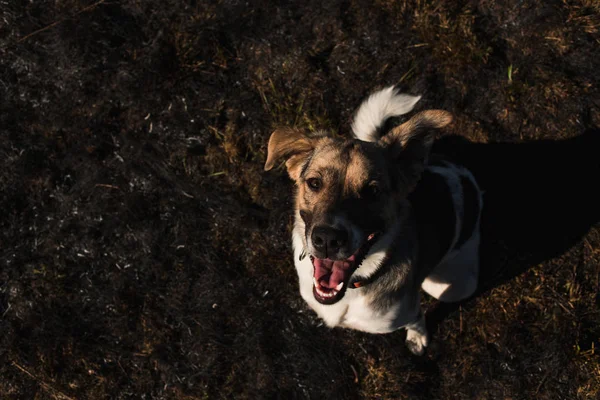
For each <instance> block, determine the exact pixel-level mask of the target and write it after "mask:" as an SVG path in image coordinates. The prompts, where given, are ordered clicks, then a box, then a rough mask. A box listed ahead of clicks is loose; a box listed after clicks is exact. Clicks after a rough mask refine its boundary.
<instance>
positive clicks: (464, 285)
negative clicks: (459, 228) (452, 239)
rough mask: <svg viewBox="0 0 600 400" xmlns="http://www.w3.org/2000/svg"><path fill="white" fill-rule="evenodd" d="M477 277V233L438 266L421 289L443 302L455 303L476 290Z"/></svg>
mask: <svg viewBox="0 0 600 400" xmlns="http://www.w3.org/2000/svg"><path fill="white" fill-rule="evenodd" d="M478 276H479V233H477V234H475V235H474V236H473V237H472V238H471V239H469V240H468V241H467V242H466V243H465V244H464V245H463V247H462V248H461V249H460V250H459V251H458V253H456V254H454V255H452V256H451V257H450V258H449V259H447V260H445V261H444V262H442V263H441V264H440V265H438V266H437V267H436V268H435V269H434V270H433V271H432V273H431V274H429V276H427V278H425V280H424V281H423V284H422V285H421V287H422V288H423V290H424V291H425V292H427V293H428V294H429V295H430V296H432V297H435V298H436V299H438V300H440V301H443V302H456V301H460V300H464V299H466V298H468V297H470V296H471V295H472V294H473V293H474V292H475V290H477V279H478Z"/></svg>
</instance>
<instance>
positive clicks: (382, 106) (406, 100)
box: [352, 86, 421, 142]
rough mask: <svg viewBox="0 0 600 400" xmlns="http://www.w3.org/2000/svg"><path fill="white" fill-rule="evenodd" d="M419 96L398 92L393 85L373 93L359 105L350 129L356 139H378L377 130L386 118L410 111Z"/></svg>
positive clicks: (371, 140)
mask: <svg viewBox="0 0 600 400" xmlns="http://www.w3.org/2000/svg"><path fill="white" fill-rule="evenodd" d="M419 99H421V96H411V95H408V94H401V93H398V90H397V89H395V88H394V86H390V87H388V88H385V89H382V90H380V91H378V92H375V93H373V94H372V95H371V96H369V98H368V99H367V100H365V101H363V103H362V104H361V105H360V107H359V108H358V111H357V112H356V116H355V117H354V122H353V123H352V131H353V132H354V136H356V138H357V139H360V140H364V141H367V142H375V141H377V140H378V139H379V136H378V134H377V130H378V129H379V128H380V127H381V126H382V125H383V123H384V122H385V120H386V119H388V118H391V117H395V116H397V115H402V114H406V113H408V112H410V111H411V110H412V109H413V107H414V106H415V104H417V101H419Z"/></svg>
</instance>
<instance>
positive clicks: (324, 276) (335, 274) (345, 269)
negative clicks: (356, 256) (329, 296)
mask: <svg viewBox="0 0 600 400" xmlns="http://www.w3.org/2000/svg"><path fill="white" fill-rule="evenodd" d="M351 258H353V257H351ZM351 258H349V259H348V260H338V261H333V260H328V259H321V258H315V259H314V261H313V266H314V267H315V275H314V276H315V278H316V279H317V281H318V282H319V283H320V284H321V285H322V286H324V287H327V288H330V289H335V288H336V287H337V285H339V283H340V282H343V281H344V280H346V278H347V274H348V273H350V265H351V264H350V263H351V261H352V260H351Z"/></svg>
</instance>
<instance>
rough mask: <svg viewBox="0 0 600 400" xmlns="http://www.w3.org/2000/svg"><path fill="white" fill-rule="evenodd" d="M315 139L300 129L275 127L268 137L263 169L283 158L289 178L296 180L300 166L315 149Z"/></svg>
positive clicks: (271, 166)
mask: <svg viewBox="0 0 600 400" xmlns="http://www.w3.org/2000/svg"><path fill="white" fill-rule="evenodd" d="M316 141H317V139H316V138H313V137H310V136H308V135H307V134H306V132H305V131H303V130H300V129H293V128H282V129H277V130H276V131H275V132H273V133H272V134H271V137H270V138H269V146H268V150H267V151H268V153H267V161H266V162H265V171H268V170H270V169H271V168H273V166H274V165H275V162H276V161H277V160H279V159H281V158H283V159H285V160H286V161H285V166H286V168H287V171H288V174H289V175H290V178H292V179H293V180H298V178H299V177H300V169H301V168H300V167H301V166H302V164H303V163H304V161H305V160H306V158H307V157H308V156H309V155H310V153H311V152H312V151H313V150H314V149H315V145H316Z"/></svg>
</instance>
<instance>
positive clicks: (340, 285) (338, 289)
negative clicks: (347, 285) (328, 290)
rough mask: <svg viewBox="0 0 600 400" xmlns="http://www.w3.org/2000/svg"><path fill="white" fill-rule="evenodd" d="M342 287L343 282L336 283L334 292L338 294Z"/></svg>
mask: <svg viewBox="0 0 600 400" xmlns="http://www.w3.org/2000/svg"><path fill="white" fill-rule="evenodd" d="M343 286H344V282H340V283H338V285H337V286H336V287H335V290H337V291H338V292H339V291H340V290H342V287H343Z"/></svg>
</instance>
